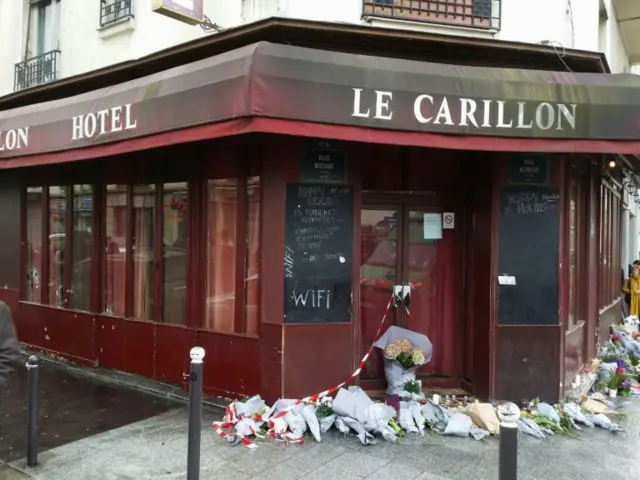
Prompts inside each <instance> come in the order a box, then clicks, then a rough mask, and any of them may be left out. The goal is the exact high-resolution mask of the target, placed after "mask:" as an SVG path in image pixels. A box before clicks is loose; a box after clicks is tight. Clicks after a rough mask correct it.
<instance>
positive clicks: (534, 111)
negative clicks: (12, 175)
mask: <svg viewBox="0 0 640 480" xmlns="http://www.w3.org/2000/svg"><path fill="white" fill-rule="evenodd" d="M239 119H246V120H247V121H244V122H237V120H239ZM269 119H271V120H278V121H287V122H291V121H294V122H305V125H306V127H305V128H303V127H300V128H299V129H296V130H301V131H303V134H307V135H310V136H320V135H319V134H320V133H324V134H327V133H330V134H331V135H332V136H335V137H336V138H341V137H344V138H346V137H348V138H349V139H353V137H354V132H353V130H352V129H353V127H357V128H362V127H365V128H367V129H373V130H370V131H368V132H366V133H363V141H376V138H377V137H378V135H377V134H376V132H379V134H380V135H379V138H380V140H379V141H380V142H383V143H398V144H402V143H405V144H408V145H409V144H421V145H422V144H424V141H425V139H422V140H420V141H419V142H417V141H416V134H417V133H418V134H419V133H428V134H436V135H446V136H449V137H451V136H453V138H447V139H446V140H441V141H435V142H434V146H447V147H448V148H467V149H468V148H472V146H471V143H473V141H474V139H475V141H476V143H477V144H478V145H477V147H476V148H479V149H494V150H509V149H515V148H513V146H514V145H520V146H521V147H522V148H518V149H519V150H529V151H535V150H544V151H549V150H552V147H550V146H549V145H550V144H549V142H548V141H549V140H551V141H556V142H557V143H556V144H557V147H558V148H557V151H567V150H575V151H590V152H593V153H596V152H600V151H602V152H605V151H606V152H610V153H616V152H617V153H640V77H639V76H636V75H633V74H619V75H605V74H580V73H571V72H546V71H539V70H516V69H500V68H478V67H465V66H457V65H443V64H433V63H425V62H416V61H408V60H399V59H392V58H382V57H373V56H367V55H354V54H345V53H336V52H330V51H324V50H314V49H309V48H302V47H294V46H286V45H280V44H273V43H267V42H261V43H256V44H253V45H250V46H247V47H243V48H240V49H237V50H234V51H230V52H227V53H224V54H220V55H217V56H215V57H212V58H208V59H205V60H201V61H198V62H195V63H191V64H187V65H184V66H181V67H177V68H173V69H171V70H167V71H164V72H161V73H158V74H154V75H150V76H147V77H143V78H139V79H135V80H132V81H130V82H127V83H123V84H119V85H114V86H112V87H108V88H104V89H101V90H96V91H93V92H90V93H86V94H83V95H79V96H75V97H70V98H65V99H61V100H56V101H53V102H47V103H41V104H35V105H30V106H27V107H22V108H18V109H14V110H9V111H4V112H0V159H13V158H15V157H24V156H27V157H32V156H34V155H42V154H52V153H54V152H64V151H69V150H76V149H81V148H88V147H95V146H100V145H103V144H112V143H114V142H122V141H125V140H132V139H139V138H143V137H145V138H146V137H149V136H154V135H160V134H165V133H167V132H176V131H180V130H185V129H193V128H194V127H202V126H205V125H211V124H215V123H221V122H229V121H236V122H235V123H236V124H242V132H240V131H238V132H236V133H244V132H250V131H270V130H269V127H268V125H269V123H268V122H266V120H269ZM251 120H260V122H256V126H255V128H252V126H251V125H250V123H251V122H250V121H251ZM258 124H259V125H260V128H257V125H258ZM281 125H282V123H280V128H281ZM314 126H316V127H317V130H318V131H317V132H316V131H314V128H315V127H314ZM328 126H336V127H340V126H342V127H350V128H349V133H348V135H347V133H346V132H347V130H345V135H344V136H342V135H341V134H340V131H339V130H336V129H329V130H328V129H327V127H328ZM381 130H384V131H385V132H384V133H383V132H382V131H381ZM202 131H203V132H204V131H205V130H202ZM273 132H274V133H281V132H280V131H279V128H277V124H276V123H274V128H273ZM391 133H396V134H398V135H400V134H406V137H405V138H404V139H403V138H401V137H399V136H396V137H394V139H393V140H390V136H389V135H390V134H391ZM203 134H204V133H203ZM209 134H211V131H209ZM225 134H233V132H230V131H229V129H226V130H225ZM356 137H357V136H356ZM430 137H432V135H431V136H430ZM189 138H190V139H191V140H193V139H195V138H194V137H193V135H191V137H189ZM432 138H435V137H432ZM172 139H173V140H172V141H175V142H180V141H185V140H182V139H179V138H176V136H175V135H173V136H172ZM365 139H366V140H365ZM498 139H505V140H509V139H510V141H507V142H506V143H504V144H502V145H500V144H499V142H498ZM489 140H494V141H489ZM516 140H519V142H517V143H514V141H516ZM538 140H545V142H544V145H545V146H544V147H543V146H540V148H537V147H536V143H535V141H538ZM167 141H168V140H167ZM456 142H458V143H459V144H460V145H459V147H458V146H456ZM470 142H471V143H470ZM581 142H582V143H581ZM589 142H590V143H589ZM165 143H166V142H165ZM462 143H465V145H462ZM636 143H637V145H636ZM151 144H154V145H159V144H162V142H150V143H149V142H147V145H151ZM525 145H526V147H525ZM540 145H542V144H540ZM110 150H111V152H112V153H113V151H114V149H113V148H111V149H110ZM124 150H126V148H124V149H123V151H124ZM79 156H82V155H81V154H80V155H79V154H78V153H75V154H74V155H70V159H71V157H73V158H74V159H77V158H79ZM94 156H96V155H95V152H94V154H91V155H88V157H94ZM56 157H57V158H58V160H56V161H65V160H64V158H63V157H61V156H60V154H56ZM10 163H11V164H16V162H10ZM17 163H19V162H17ZM29 163H37V162H29ZM0 167H1V165H0Z"/></svg>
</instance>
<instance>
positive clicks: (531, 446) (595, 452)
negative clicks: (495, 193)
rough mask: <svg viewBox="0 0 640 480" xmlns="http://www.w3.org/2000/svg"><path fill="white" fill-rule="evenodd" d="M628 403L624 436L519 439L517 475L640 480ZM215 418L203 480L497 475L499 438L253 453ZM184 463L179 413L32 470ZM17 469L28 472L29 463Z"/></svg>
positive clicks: (179, 474) (77, 473)
mask: <svg viewBox="0 0 640 480" xmlns="http://www.w3.org/2000/svg"><path fill="white" fill-rule="evenodd" d="M630 402H631V404H630V405H629V406H628V407H627V409H626V410H627V412H628V413H629V416H628V417H627V418H622V419H620V424H621V425H623V426H624V427H625V428H626V431H625V432H624V433H620V434H617V435H613V434H611V433H609V432H606V431H603V430H600V429H593V430H589V431H586V432H584V433H583V434H582V435H581V438H580V439H579V440H576V439H571V438H567V437H554V438H551V439H548V440H536V439H533V438H530V437H526V436H524V435H520V441H519V476H518V478H519V479H521V480H531V479H549V480H565V479H567V480H568V479H571V480H576V479H603V478H604V479H607V480H640V454H639V453H638V451H639V449H640V400H631V401H630ZM218 418H219V413H218V412H207V413H205V423H204V424H203V431H202V469H201V478H202V479H203V480H207V479H217V478H233V479H234V480H244V479H256V480H257V479H261V480H269V479H278V480H293V479H304V480H311V479H315V480H322V479H336V478H339V479H340V480H355V479H362V478H366V479H398V480H404V479H407V480H409V479H414V480H438V479H473V480H483V479H484V480H489V479H497V478H498V441H497V440H495V439H485V440H483V441H480V442H478V441H475V440H472V439H461V438H451V437H441V436H438V435H435V434H434V435H433V436H429V435H427V436H426V437H425V438H417V437H413V438H407V439H405V440H404V441H403V442H402V443H401V444H397V445H392V444H389V443H385V442H383V441H380V442H379V443H378V444H377V445H372V446H362V445H361V444H360V443H359V441H358V439H357V438H356V437H354V436H352V435H350V436H348V437H345V436H343V435H341V434H339V433H338V432H330V434H328V435H326V438H324V439H323V442H322V443H320V444H318V443H316V442H315V440H313V439H308V440H307V442H306V443H305V444H304V445H289V446H287V445H284V444H282V443H277V442H269V443H261V444H260V446H259V448H258V449H256V450H253V451H252V450H249V449H247V448H245V447H243V446H241V445H238V446H233V447H232V446H229V445H227V444H225V443H224V442H223V441H222V440H221V439H220V438H219V437H218V436H217V435H216V434H215V432H214V431H213V430H212V428H211V426H210V424H211V421H212V420H214V419H218ZM186 456H187V410H186V408H185V407H180V408H176V409H173V410H171V411H169V412H166V413H163V414H161V415H158V416H156V417H153V418H148V419H145V420H142V421H139V422H136V423H133V424H130V425H127V426H124V427H121V428H117V429H114V430H110V431H108V432H104V433H101V434H98V435H95V436H92V437H88V438H84V439H82V440H79V441H76V442H73V443H70V444H67V445H64V446H61V447H57V448H53V449H51V450H48V451H46V452H44V453H42V454H41V455H40V462H41V465H40V466H39V467H37V468H35V469H28V470H27V471H28V473H29V474H30V476H31V477H32V478H35V479H42V480H45V479H46V480H61V479H87V480H93V479H96V480H97V479H100V480H111V479H113V480H115V479H118V480H126V479H139V480H144V479H184V478H186V473H185V472H186ZM12 465H13V466H15V467H17V468H20V469H25V470H26V467H25V464H24V460H19V461H16V462H13V463H12ZM1 475H2V470H0V478H2V476H1ZM10 478H11V477H10ZM25 478H26V477H25Z"/></svg>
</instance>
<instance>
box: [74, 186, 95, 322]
mask: <svg viewBox="0 0 640 480" xmlns="http://www.w3.org/2000/svg"><path fill="white" fill-rule="evenodd" d="M71 192H72V195H73V199H72V212H71V225H72V238H71V242H72V243H71V246H72V248H71V262H72V263H71V269H70V271H71V289H70V296H69V306H70V307H71V308H73V309H75V310H85V311H89V310H90V309H91V285H92V283H93V282H91V263H92V262H91V257H92V254H93V186H92V185H90V184H84V185H73V187H72V190H71Z"/></svg>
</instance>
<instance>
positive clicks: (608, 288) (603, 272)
mask: <svg viewBox="0 0 640 480" xmlns="http://www.w3.org/2000/svg"><path fill="white" fill-rule="evenodd" d="M621 212H622V209H621V204H620V194H619V189H618V188H617V187H616V185H615V184H614V183H613V181H609V180H603V181H602V184H601V186H600V271H599V280H600V282H599V283H600V286H599V292H598V293H599V297H600V298H599V300H600V301H599V304H600V308H605V307H607V306H609V305H611V304H612V303H613V302H615V301H616V300H617V299H618V298H620V295H621V287H622V285H621V280H622V278H621V277H622V275H623V272H622V270H621V264H620V233H619V232H620V225H621V218H620V216H621Z"/></svg>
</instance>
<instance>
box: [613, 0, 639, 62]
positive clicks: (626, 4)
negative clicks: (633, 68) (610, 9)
mask: <svg viewBox="0 0 640 480" xmlns="http://www.w3.org/2000/svg"><path fill="white" fill-rule="evenodd" d="M613 5H614V7H615V12H616V15H617V17H618V23H619V24H620V33H621V34H622V39H623V40H624V44H625V47H627V54H628V55H629V61H630V62H631V63H632V64H639V63H640V2H639V1H638V0H614V2H613Z"/></svg>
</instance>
